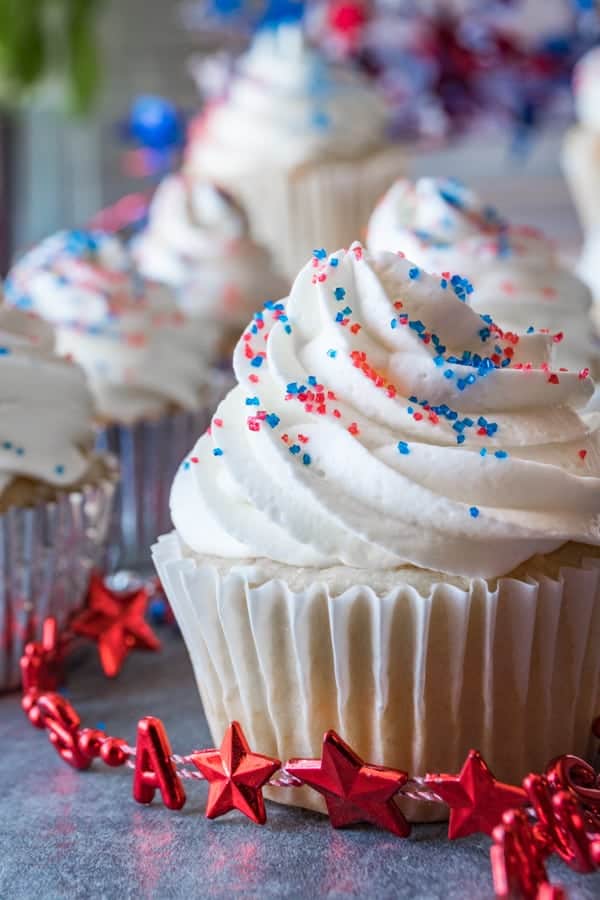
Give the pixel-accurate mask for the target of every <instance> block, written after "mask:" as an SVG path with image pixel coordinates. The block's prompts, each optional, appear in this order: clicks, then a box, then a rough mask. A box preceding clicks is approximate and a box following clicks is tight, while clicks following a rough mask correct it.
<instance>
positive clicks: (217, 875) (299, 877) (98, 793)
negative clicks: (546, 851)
mask: <svg viewBox="0 0 600 900" xmlns="http://www.w3.org/2000/svg"><path fill="white" fill-rule="evenodd" d="M160 632H161V636H162V637H163V639H164V647H163V650H162V651H161V652H160V653H158V654H152V653H137V654H134V655H132V656H130V657H129V659H128V660H127V661H126V663H125V667H124V669H123V671H122V673H121V675H120V676H119V677H118V679H116V680H115V681H107V680H106V679H105V678H104V677H103V676H102V674H101V672H100V669H99V665H98V663H97V661H96V659H95V656H94V654H93V653H92V654H90V655H87V656H86V657H85V658H84V659H83V660H82V661H80V662H79V665H78V666H77V668H75V669H72V670H71V671H70V675H69V682H68V690H67V692H66V693H67V694H68V696H69V698H70V699H71V701H72V702H73V703H74V704H75V706H76V708H77V709H78V711H79V713H80V715H81V717H82V719H83V722H84V724H86V725H98V724H99V723H101V724H102V726H105V727H106V729H107V731H109V733H111V734H114V735H119V736H121V737H124V738H127V739H128V740H129V741H132V740H133V739H134V737H135V725H136V722H137V720H138V719H139V718H140V717H141V716H143V715H149V714H152V715H156V716H159V717H160V718H162V720H163V722H164V723H165V726H166V728H167V731H168V733H169V737H170V739H171V743H172V745H173V749H174V751H175V752H180V753H189V752H190V751H191V750H192V749H195V748H199V747H209V746H211V745H212V741H211V740H210V736H209V733H208V728H207V725H206V721H205V719H204V716H203V713H202V708H201V706H200V701H199V699H198V695H197V692H196V688H195V684H194V681H193V677H192V671H191V666H190V664H189V661H188V659H187V655H186V652H185V648H184V646H183V643H182V642H181V640H180V639H179V638H178V637H177V636H176V635H175V634H173V633H172V632H171V631H170V630H169V629H165V628H161V629H160ZM0 735H1V743H0V748H1V755H0V847H1V848H2V849H1V853H0V897H1V898H3V900H4V898H6V900H30V898H43V900H54V898H69V900H71V898H74V900H75V898H86V900H87V898H89V897H93V898H95V900H99V898H108V900H112V898H119V900H124V898H138V897H139V898H160V900H169V898H186V900H188V898H192V897H242V896H243V897H246V898H249V897H257V898H258V897H260V898H263V897H284V896H285V897H286V898H305V897H365V898H366V897H369V898H388V897H389V898H392V897H393V898H411V900H413V898H414V900H435V898H440V900H441V898H444V900H466V898H473V900H491V898H492V897H493V891H492V883H491V876H490V867H489V855H488V851H489V845H490V842H489V839H488V838H487V837H485V836H484V835H477V836H474V837H471V838H467V839H464V840H461V841H455V842H453V843H450V842H448V841H447V840H446V837H445V831H446V828H445V826H444V825H443V824H441V825H427V826H417V827H415V828H413V833H412V835H411V837H410V838H409V839H407V840H400V839H398V838H395V837H393V836H392V835H389V834H386V833H385V832H382V831H378V830H376V829H374V828H371V827H369V826H364V827H361V826H359V827H357V828H354V829H351V830H346V831H336V830H334V829H332V828H331V827H330V826H329V824H328V821H327V819H326V818H325V817H321V816H319V815H317V814H315V813H308V812H304V811H302V810H298V809H291V808H286V807H283V806H279V805H277V804H273V803H267V816H268V818H267V824H266V825H265V826H264V827H262V828H261V827H259V826H256V825H253V824H252V823H251V822H250V821H249V820H247V819H245V818H244V817H243V816H242V815H241V813H236V812H234V813H231V814H229V815H227V816H225V817H223V818H221V819H218V820H216V821H209V820H207V819H205V818H204V815H203V809H204V804H205V801H206V785H204V784H201V783H197V782H194V783H193V784H191V785H186V787H187V794H188V802H187V805H186V806H185V808H184V809H183V810H182V811H181V812H170V811H169V810H167V809H166V808H165V807H164V806H163V805H162V804H161V802H160V801H159V800H158V799H155V802H154V803H153V805H152V806H151V807H142V806H139V805H137V804H136V803H135V802H134V801H133V799H132V798H131V772H130V770H129V769H126V768H124V769H108V768H106V767H105V766H102V765H101V764H100V763H98V762H96V763H94V766H93V768H92V769H91V770H89V771H88V772H77V771H75V770H73V769H70V768H69V767H68V766H67V765H65V763H63V762H62V761H61V760H60V759H59V757H58V756H57V754H56V752H55V751H54V749H53V748H52V747H51V745H50V744H49V742H48V740H47V738H46V736H45V734H44V733H43V732H41V731H37V730H35V729H33V728H32V727H31V726H30V725H29V723H28V722H27V720H26V718H25V716H24V714H23V713H22V712H21V709H20V706H19V697H18V696H16V695H9V696H5V697H0ZM254 749H256V750H257V751H260V748H259V747H257V748H254ZM157 798H158V795H157ZM550 872H551V873H552V875H553V878H554V880H557V881H560V882H561V883H562V884H563V885H565V886H568V887H569V896H570V898H571V900H592V898H598V897H600V873H598V874H596V875H593V876H579V875H577V874H576V873H574V872H571V871H570V870H569V869H567V868H566V867H564V866H562V865H561V864H556V865H554V864H553V865H551V866H550Z"/></svg>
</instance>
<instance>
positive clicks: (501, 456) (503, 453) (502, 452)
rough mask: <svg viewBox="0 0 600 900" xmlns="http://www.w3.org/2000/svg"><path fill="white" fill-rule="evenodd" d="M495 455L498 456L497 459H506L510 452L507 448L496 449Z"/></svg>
mask: <svg viewBox="0 0 600 900" xmlns="http://www.w3.org/2000/svg"><path fill="white" fill-rule="evenodd" d="M494 456H495V457H496V459H506V457H507V456H508V453H507V452H506V450H496V452H495V453H494Z"/></svg>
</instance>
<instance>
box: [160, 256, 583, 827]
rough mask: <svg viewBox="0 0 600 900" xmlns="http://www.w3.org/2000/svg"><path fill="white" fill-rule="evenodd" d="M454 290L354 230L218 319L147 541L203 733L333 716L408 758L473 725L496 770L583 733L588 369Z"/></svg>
mask: <svg viewBox="0 0 600 900" xmlns="http://www.w3.org/2000/svg"><path fill="white" fill-rule="evenodd" d="M464 301H465V297H464V291H463V290H462V284H461V283H459V282H455V283H452V282H450V281H448V280H447V279H440V277H439V276H435V277H434V276H431V275H428V274H426V273H425V272H424V271H423V270H422V269H420V268H419V267H418V266H417V265H415V264H414V263H412V262H408V261H407V260H405V259H403V258H401V257H399V256H398V255H397V254H390V253H382V254H377V255H370V254H368V253H366V252H364V251H363V250H362V248H361V247H360V245H358V244H355V245H354V246H353V247H351V248H350V250H349V251H347V252H344V251H339V252H337V253H334V254H333V255H331V256H327V255H326V254H319V255H318V257H317V258H316V259H315V260H314V261H311V262H310V263H309V264H308V265H307V266H306V267H305V268H304V269H303V270H302V271H301V273H300V275H299V276H298V278H297V280H296V282H295V283H294V286H293V288H292V291H291V294H290V296H289V298H288V299H287V301H285V303H284V304H276V305H271V306H269V307H268V308H267V309H266V310H265V312H264V318H265V322H266V327H268V330H269V338H268V341H267V344H266V348H265V346H264V344H263V343H261V342H260V341H258V340H257V336H254V335H252V334H250V338H249V339H243V340H242V341H240V344H239V346H238V348H237V349H236V354H235V359H234V366H235V372H236V377H237V380H238V386H237V387H236V388H234V389H233V390H232V391H231V393H230V394H229V395H228V396H227V397H226V398H225V399H224V400H223V401H222V403H221V404H220V406H219V408H218V411H217V414H216V417H215V418H214V419H213V424H212V428H211V431H210V433H207V434H205V435H204V436H203V437H201V438H200V440H199V441H198V443H197V444H196V446H195V447H194V448H193V449H192V450H191V451H190V454H189V455H188V457H187V459H186V460H185V461H184V463H183V464H182V467H181V468H180V470H179V472H178V473H177V476H176V478H175V483H174V486H173V491H172V495H171V506H172V513H173V521H174V524H175V528H176V531H175V532H174V533H172V534H171V535H168V536H166V537H164V538H162V539H161V540H160V541H159V542H158V544H157V545H156V546H155V548H154V558H155V562H156V565H157V568H158V571H159V573H160V576H161V579H162V582H163V584H164V585H165V588H166V590H167V593H168V596H169V600H170V602H171V605H172V608H173V610H174V612H175V615H176V616H177V619H178V622H179V624H180V626H181V629H182V632H183V635H184V638H185V640H186V644H187V647H188V650H189V653H190V656H191V659H192V663H193V665H194V669H195V673H196V677H197V682H198V686H199V689H200V692H201V695H202V699H203V702H204V706H205V710H206V714H207V717H208V721H209V724H210V727H211V729H212V733H213V737H214V739H215V740H216V741H218V740H219V739H220V737H221V735H222V734H223V733H224V731H225V728H226V727H227V724H228V722H229V721H230V720H232V719H236V720H238V721H240V722H241V723H242V726H243V728H244V731H245V732H246V734H247V735H248V736H249V739H250V740H251V742H252V743H253V744H254V746H257V747H260V749H261V751H262V752H265V753H270V754H273V755H276V756H277V757H279V758H280V759H286V758H289V757H290V756H300V757H316V756H319V755H320V747H321V741H322V735H323V732H324V731H325V730H327V729H328V728H334V729H335V730H336V731H338V732H339V733H340V734H341V735H342V736H343V737H344V739H345V740H347V741H348V742H349V743H350V744H351V745H352V746H353V747H354V748H355V749H356V750H357V752H358V753H359V754H360V755H361V756H363V758H365V759H368V760H370V761H372V762H374V763H379V764H384V765H388V766H393V767H398V768H401V769H406V770H407V771H409V772H411V773H413V774H416V775H420V774H423V773H425V772H426V771H456V770H457V769H458V768H459V767H460V765H461V764H462V762H463V760H464V758H465V756H466V753H467V751H468V750H469V748H471V747H478V748H479V749H480V750H481V751H482V752H483V754H484V755H485V757H486V759H488V761H489V763H490V764H491V766H492V768H493V770H494V771H495V772H496V773H497V774H498V775H499V777H501V778H503V779H506V780H509V781H516V782H518V781H519V780H520V779H521V778H522V777H523V776H524V775H525V774H526V773H527V772H528V771H530V770H531V769H534V770H536V769H537V768H538V767H539V766H541V765H543V764H544V762H545V761H547V759H549V758H551V757H552V756H553V755H555V754H557V753H562V752H565V751H567V752H569V751H573V752H576V753H580V754H581V753H583V752H585V750H586V745H587V743H588V740H589V722H590V719H591V717H592V716H593V714H594V713H595V712H598V710H599V705H600V695H599V685H600V680H599V670H600V659H599V657H598V653H597V652H596V647H597V643H598V640H599V639H600V551H599V550H598V546H597V545H598V544H599V543H600V535H599V532H598V524H597V523H598V511H599V510H600V432H599V431H592V430H591V429H590V427H589V426H588V425H587V424H586V423H585V422H584V421H583V420H582V419H581V418H580V416H579V415H578V412H577V410H578V409H580V408H582V407H583V406H584V405H585V404H586V402H587V400H588V398H589V396H590V395H591V393H592V390H593V385H592V383H591V381H590V379H589V377H583V376H582V377H579V376H578V374H577V373H557V372H554V371H553V370H552V369H551V368H550V367H549V364H548V351H549V348H550V347H551V346H552V340H551V338H550V337H548V336H545V335H539V334H533V335H526V336H521V337H519V336H518V335H511V336H510V337H509V338H507V337H504V336H503V334H502V331H501V329H500V328H498V327H497V326H496V325H494V323H493V322H491V321H487V322H482V320H481V317H480V316H479V314H478V313H476V312H475V311H474V310H473V309H472V308H471V307H470V306H469V304H468V303H466V302H464ZM247 347H249V348H250V351H252V352H251V353H250V354H249V353H248V352H247V349H246V348H247ZM265 350H266V357H265V358H264V359H263V363H262V365H261V366H260V368H259V370H258V373H259V377H258V379H257V378H256V377H255V376H256V373H257V370H256V369H255V368H254V366H253V365H252V360H253V359H254V357H255V355H256V354H258V353H262V352H263V351H265ZM497 357H500V358H499V359H498V358H497ZM557 692H558V693H557ZM282 794H283V792H279V796H278V799H280V800H281V801H283V802H291V803H300V804H302V805H307V806H311V807H314V806H317V805H318V802H320V801H318V799H317V795H316V794H314V793H312V792H310V791H308V790H306V789H303V790H300V791H297V790H296V789H290V790H289V791H287V790H286V791H285V795H284V796H282ZM411 814H413V815H416V816H420V815H421V814H422V810H419V809H415V808H413V809H412V811H411Z"/></svg>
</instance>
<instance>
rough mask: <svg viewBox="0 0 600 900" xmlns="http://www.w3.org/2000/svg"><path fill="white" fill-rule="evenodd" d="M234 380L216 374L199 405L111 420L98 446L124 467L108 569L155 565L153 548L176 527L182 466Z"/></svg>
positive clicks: (113, 520) (146, 568)
mask: <svg viewBox="0 0 600 900" xmlns="http://www.w3.org/2000/svg"><path fill="white" fill-rule="evenodd" d="M217 375H218V377H217ZM230 384H231V379H230V376H229V375H228V374H226V373H223V374H222V373H216V374H215V377H214V378H213V384H212V386H211V389H210V390H209V391H207V394H206V397H205V403H204V404H203V405H202V407H201V408H199V409H198V410H194V411H193V412H188V411H178V412H171V413H168V414H166V415H164V416H162V417H161V418H160V419H156V420H147V421H141V422H136V423H135V424H133V425H119V424H114V425H108V426H106V427H105V428H103V429H102V430H101V431H100V432H99V433H98V437H97V444H96V446H97V447H98V449H100V450H108V451H109V452H110V453H111V454H113V456H115V457H116V458H117V459H118V461H119V466H120V469H121V483H120V485H119V488H118V490H117V494H116V497H115V504H114V510H113V519H112V522H111V528H110V536H109V541H108V546H107V552H106V559H105V568H106V570H107V571H108V572H115V571H117V570H119V569H139V570H142V571H144V570H146V571H148V570H150V569H151V568H152V561H151V557H150V547H151V545H152V543H153V542H154V541H155V540H156V538H157V536H158V535H159V534H162V533H163V532H164V531H168V530H169V529H170V528H171V515H170V512H169V494H170V490H171V484H172V482H173V478H174V477H175V473H176V471H177V468H178V466H179V465H180V463H181V461H182V459H184V457H185V455H186V454H187V453H189V451H190V449H191V448H192V447H193V446H194V444H195V443H196V441H197V439H198V435H200V434H202V432H203V431H205V429H206V428H207V426H208V424H209V422H210V415H211V412H212V410H213V409H214V407H215V406H216V405H217V404H218V403H219V401H220V400H221V398H222V396H223V394H224V393H225V392H226V391H227V389H228V388H229V386H230Z"/></svg>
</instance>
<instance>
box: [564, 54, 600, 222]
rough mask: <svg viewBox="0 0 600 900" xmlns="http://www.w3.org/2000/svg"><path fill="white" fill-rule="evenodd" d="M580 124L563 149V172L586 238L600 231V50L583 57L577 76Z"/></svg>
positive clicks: (575, 88) (576, 95)
mask: <svg viewBox="0 0 600 900" xmlns="http://www.w3.org/2000/svg"><path fill="white" fill-rule="evenodd" d="M573 94H574V100H575V112H576V115H577V119H578V122H577V124H576V125H573V126H572V127H571V128H570V129H569V131H568V132H567V134H566V136H565V140H564V145H563V153H562V164H563V171H564V173H565V176H566V178H567V182H568V184H569V187H570V189H571V196H572V198H573V202H574V203H575V206H576V208H577V212H578V213H579V218H580V220H581V224H582V226H583V229H584V231H585V232H586V234H589V233H590V232H593V231H595V230H597V229H599V228H600V47H595V48H594V49H593V50H590V51H589V52H588V53H586V54H585V55H584V56H582V57H581V59H580V60H579V62H578V63H577V65H576V66H575V70H574V75H573Z"/></svg>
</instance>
